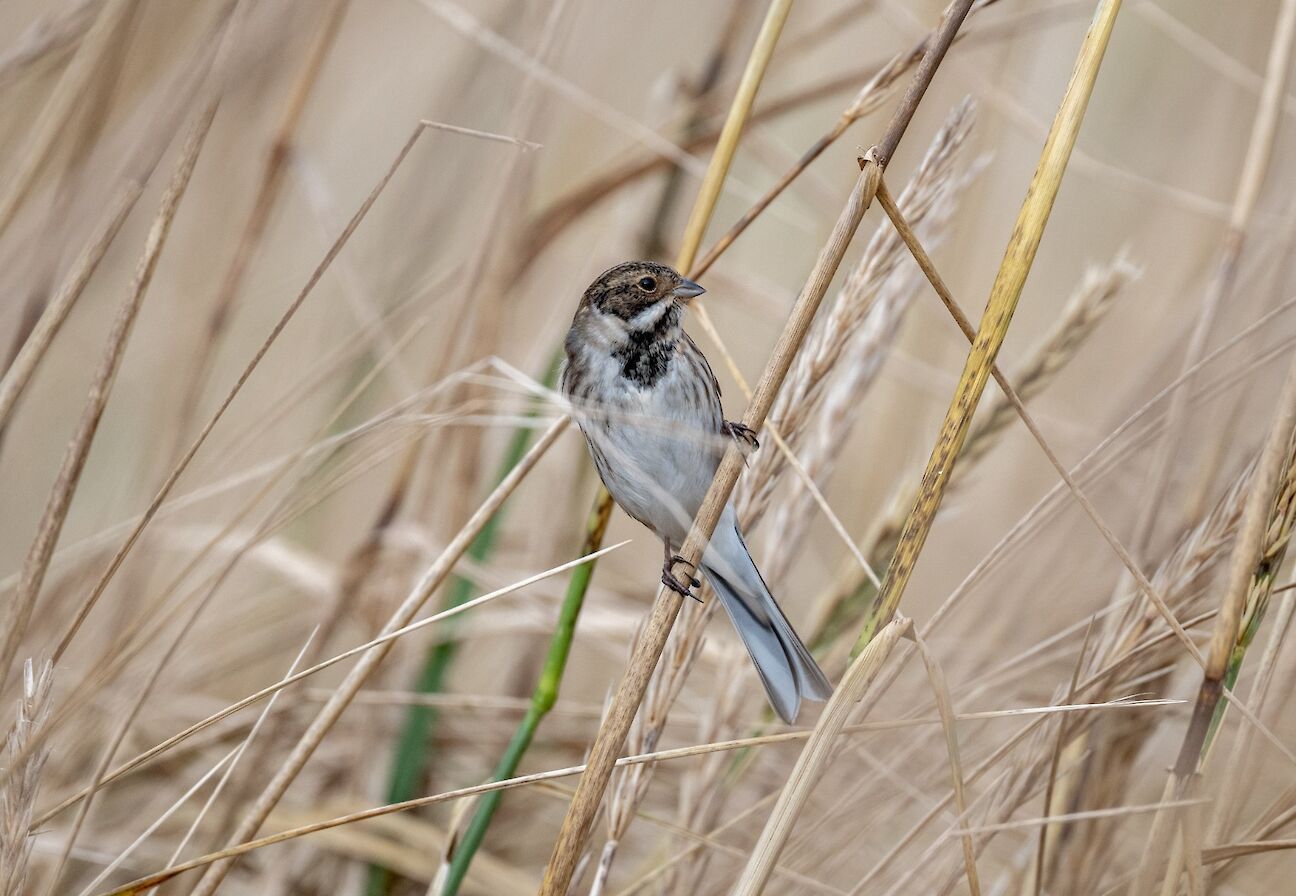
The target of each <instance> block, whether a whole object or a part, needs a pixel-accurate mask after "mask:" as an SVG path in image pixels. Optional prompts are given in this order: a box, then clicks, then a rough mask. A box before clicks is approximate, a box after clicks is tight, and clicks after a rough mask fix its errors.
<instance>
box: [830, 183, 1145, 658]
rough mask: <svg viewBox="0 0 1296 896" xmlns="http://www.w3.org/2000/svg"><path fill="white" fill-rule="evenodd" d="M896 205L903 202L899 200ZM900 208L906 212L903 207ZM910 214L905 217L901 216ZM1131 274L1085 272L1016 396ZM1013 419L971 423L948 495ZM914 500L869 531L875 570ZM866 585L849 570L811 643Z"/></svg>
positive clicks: (1078, 341)
mask: <svg viewBox="0 0 1296 896" xmlns="http://www.w3.org/2000/svg"><path fill="white" fill-rule="evenodd" d="M900 202H903V196H902V198H901V200H900ZM902 207H904V208H906V209H907V208H908V206H907V205H904V206H902ZM909 215H910V213H909V212H906V217H909ZM1135 271H1136V269H1135V268H1134V267H1133V266H1132V265H1130V264H1129V263H1128V262H1125V261H1124V260H1123V259H1122V258H1121V257H1117V258H1116V259H1115V260H1113V261H1112V262H1111V263H1109V264H1108V265H1105V266H1103V267H1101V268H1094V269H1090V270H1089V271H1088V272H1086V274H1085V277H1084V279H1083V280H1082V281H1081V283H1080V284H1079V285H1078V286H1077V287H1076V289H1075V291H1074V292H1072V293H1071V295H1070V297H1069V298H1068V299H1067V302H1066V305H1065V306H1064V311H1063V313H1062V316H1061V318H1060V319H1059V321H1058V324H1057V326H1055V327H1053V328H1052V329H1050V331H1049V332H1048V333H1047V334H1046V335H1045V337H1044V338H1043V339H1042V340H1041V341H1040V342H1038V343H1037V344H1036V345H1035V347H1034V348H1033V349H1032V350H1031V353H1030V355H1029V356H1028V357H1027V359H1026V361H1025V362H1024V363H1023V364H1022V366H1021V368H1020V369H1019V371H1018V372H1015V373H1014V374H1013V377H1012V382H1014V383H1016V391H1017V395H1018V397H1019V398H1020V399H1021V401H1023V402H1025V401H1029V400H1030V399H1031V398H1032V397H1034V396H1036V395H1038V394H1039V393H1041V392H1042V391H1044V389H1045V388H1046V387H1047V386H1048V385H1049V384H1050V383H1051V382H1052V381H1053V379H1054V377H1056V375H1057V374H1058V373H1059V372H1060V371H1061V370H1062V369H1063V368H1064V367H1065V366H1066V365H1067V364H1069V363H1070V362H1071V360H1072V359H1073V358H1074V357H1075V355H1076V353H1077V352H1078V351H1079V348H1080V346H1081V345H1082V344H1083V343H1084V341H1085V339H1086V338H1087V337H1088V336H1089V335H1090V334H1091V333H1092V332H1093V329H1094V328H1095V327H1096V326H1097V324H1098V322H1099V321H1100V320H1101V319H1102V317H1103V316H1104V315H1105V314H1106V312H1107V311H1108V310H1110V308H1111V306H1112V304H1113V303H1114V301H1115V299H1116V297H1117V296H1118V295H1119V294H1120V292H1121V291H1122V290H1123V289H1124V288H1125V287H1126V286H1128V284H1129V283H1130V281H1131V280H1132V279H1133V277H1134V276H1135ZM1016 417H1017V411H1016V410H1015V409H1014V408H1013V406H1012V402H1011V401H1010V400H1009V399H1008V398H1007V397H1006V396H1005V395H1003V394H1001V395H1000V396H999V397H998V398H996V399H995V402H994V403H993V404H992V405H991V406H990V407H989V408H988V409H987V410H986V412H985V414H984V416H983V417H982V418H981V419H979V420H977V421H976V422H974V424H973V425H972V428H971V429H970V430H969V431H968V437H967V442H966V443H965V444H964V446H963V452H962V454H961V455H960V457H959V464H958V466H957V467H956V468H955V470H954V473H953V475H952V476H951V477H950V482H949V485H948V487H947V491H948V492H950V493H953V492H955V491H956V490H958V489H959V488H960V487H963V486H965V485H966V484H967V483H968V482H969V481H970V478H971V474H972V473H973V471H974V470H975V469H976V467H977V465H978V464H979V463H980V462H981V461H982V460H984V459H985V458H986V457H987V456H988V455H989V454H990V451H991V449H992V448H994V446H995V445H997V444H998V443H999V439H1000V437H1001V436H1003V434H1004V433H1005V432H1006V431H1007V426H1008V424H1009V423H1011V421H1012V420H1014V419H1016ZM916 497H917V492H916V489H911V490H908V491H905V492H898V493H897V494H896V496H895V497H894V498H893V499H892V500H891V501H890V502H889V504H888V507H887V510H886V513H885V515H884V516H883V518H882V519H881V520H880V521H879V522H878V523H876V524H875V525H874V526H873V527H872V528H871V529H870V531H869V533H868V537H867V539H866V542H865V547H864V552H865V555H866V556H867V557H868V558H869V560H870V562H871V563H873V564H874V565H877V566H883V565H885V564H886V563H887V561H888V560H889V559H890V557H891V555H892V554H893V553H894V552H895V548H896V544H897V542H898V541H899V538H900V532H901V530H902V528H903V527H904V521H905V516H906V514H907V513H908V509H909V508H910V507H912V506H913V502H914V500H915V499H916ZM868 584H869V583H868V581H867V580H866V578H865V576H864V575H863V574H862V573H861V572H860V571H859V570H857V569H855V568H854V567H850V568H849V569H848V570H847V572H846V573H845V574H844V578H843V581H842V583H841V584H840V585H838V586H836V587H834V588H833V590H832V597H831V598H830V599H829V600H828V601H827V602H826V603H825V604H824V605H823V606H822V607H821V608H820V609H819V611H818V616H819V618H820V619H822V620H823V621H822V622H820V623H818V624H817V625H816V627H815V629H814V631H815V635H814V638H815V640H816V641H820V642H822V641H825V640H828V639H831V638H833V637H834V636H835V635H837V634H838V633H840V632H841V631H842V629H843V628H844V626H845V624H846V623H847V617H848V616H849V615H850V611H851V608H852V606H853V604H854V601H853V600H852V597H853V596H855V595H859V594H861V593H862V592H864V591H865V590H866V589H867V588H868Z"/></svg>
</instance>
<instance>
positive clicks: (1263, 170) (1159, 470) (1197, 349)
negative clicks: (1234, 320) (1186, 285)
mask: <svg viewBox="0 0 1296 896" xmlns="http://www.w3.org/2000/svg"><path fill="white" fill-rule="evenodd" d="M1294 42H1296V2H1293V0H1283V4H1282V6H1281V8H1280V9H1279V12H1278V19H1277V22H1276V23H1275V25H1274V29H1273V43H1272V44H1271V45H1270V48H1269V58H1268V62H1267V64H1266V70H1265V83H1264V90H1263V92H1262V93H1261V96H1260V104H1259V106H1258V108H1257V109H1256V114H1255V118H1254V119H1252V121H1251V136H1250V140H1249V142H1248V143H1247V151H1246V157H1245V159H1244V160H1243V163H1242V168H1241V171H1240V172H1239V175H1238V184H1237V190H1236V192H1235V193H1234V195H1233V206H1232V209H1231V210H1230V213H1229V221H1228V228H1227V229H1226V230H1225V232H1224V238H1223V240H1222V250H1221V253H1220V258H1219V261H1218V262H1217V263H1216V267H1215V271H1214V274H1213V275H1212V277H1211V280H1210V284H1209V286H1208V287H1207V290H1206V295H1205V296H1204V297H1203V298H1202V306H1201V310H1200V311H1199V312H1198V314H1197V320H1196V321H1195V323H1194V324H1193V330H1192V335H1191V336H1190V337H1189V340H1188V346H1187V348H1186V349H1185V351H1184V360H1183V368H1184V370H1187V369H1188V368H1189V367H1191V366H1192V365H1193V364H1195V363H1196V362H1197V360H1198V359H1199V358H1200V357H1201V356H1202V354H1203V353H1204V352H1205V351H1206V347H1207V344H1208V343H1209V340H1210V336H1211V332H1212V331H1213V330H1214V326H1215V318H1216V316H1217V315H1218V313H1219V309H1220V306H1221V305H1223V304H1225V303H1226V302H1227V301H1228V298H1229V295H1230V294H1231V293H1232V291H1233V285H1234V282H1235V281H1236V279H1237V272H1238V264H1239V262H1240V260H1241V258H1242V249H1243V247H1244V246H1245V244H1246V237H1247V230H1248V229H1249V228H1250V225H1251V218H1252V215H1253V214H1254V212H1255V206H1256V201H1257V200H1258V199H1259V197H1260V189H1261V187H1262V186H1263V185H1264V181H1265V176H1266V175H1267V173H1268V171H1269V158H1270V155H1271V154H1272V152H1273V147H1274V141H1275V139H1276V137H1277V134H1278V119H1279V114H1280V113H1281V106H1282V100H1283V97H1284V94H1285V92H1286V86H1287V79H1288V77H1289V70H1290V68H1291V56H1292V47H1293V43H1294ZM1187 394H1188V393H1187V391H1181V392H1177V393H1175V397H1174V398H1173V399H1172V401H1171V407H1170V425H1169V426H1168V427H1167V428H1166V431H1165V435H1163V436H1162V438H1161V441H1160V443H1159V444H1158V446H1157V454H1156V458H1155V460H1154V462H1153V466H1152V470H1151V473H1150V475H1149V478H1148V487H1147V493H1146V495H1145V496H1144V500H1143V503H1142V510H1141V511H1140V515H1139V520H1138V523H1137V525H1136V528H1135V530H1134V539H1135V540H1134V543H1133V548H1134V552H1135V556H1138V555H1140V554H1142V553H1143V551H1145V550H1146V549H1147V545H1148V543H1149V541H1150V540H1151V538H1152V528H1153V526H1154V525H1155V523H1156V518H1157V514H1158V513H1159V512H1160V509H1161V504H1162V502H1163V501H1164V499H1165V494H1166V489H1167V488H1168V487H1169V483H1170V473H1171V460H1172V457H1173V454H1174V451H1175V449H1176V448H1177V447H1178V445H1179V444H1180V441H1181V439H1182V435H1183V425H1184V422H1185V420H1186V416H1187V410H1188V406H1187V403H1186V402H1187Z"/></svg>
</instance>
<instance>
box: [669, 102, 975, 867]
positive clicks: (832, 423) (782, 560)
mask: <svg viewBox="0 0 1296 896" xmlns="http://www.w3.org/2000/svg"><path fill="white" fill-rule="evenodd" d="M974 111H975V107H974V104H972V103H971V101H970V100H965V101H964V102H963V103H962V104H960V105H959V106H956V107H955V109H954V110H953V111H952V112H951V113H950V115H949V117H948V118H947V119H946V121H945V123H944V125H943V126H942V127H941V129H940V130H939V131H938V132H937V134H936V136H935V137H934V138H933V140H932V142H931V144H930V145H929V147H928V150H927V153H926V155H925V156H924V158H923V160H922V162H921V163H920V164H919V166H918V168H917V170H916V171H915V173H914V175H913V177H912V179H911V180H910V182H909V185H908V186H907V187H906V194H907V195H910V196H911V197H912V198H913V200H914V203H915V206H916V207H917V208H918V209H919V211H920V212H921V213H922V217H923V219H924V220H925V221H926V223H927V224H928V227H929V229H933V228H934V229H939V228H941V227H943V226H944V224H945V223H946V222H947V221H948V219H949V217H950V216H951V215H952V212H953V206H954V203H955V200H956V197H957V194H958V192H959V191H960V190H961V188H962V187H963V186H964V185H965V184H966V183H967V181H968V180H969V179H970V178H971V177H972V176H973V174H974V173H973V172H967V173H964V174H962V175H960V176H956V172H957V168H956V162H957V160H958V158H959V155H960V153H959V150H960V149H961V147H962V146H963V144H964V142H965V141H966V139H967V137H968V135H969V133H970V131H971V126H972V123H973V119H974V117H975V116H974ZM903 253H904V246H903V244H902V243H901V241H900V240H899V238H898V237H897V236H896V234H895V230H894V229H893V228H891V227H890V226H889V225H887V224H885V223H884V224H882V225H881V227H880V228H879V229H878V230H877V232H876V233H875V235H874V237H873V239H872V240H871V241H870V242H869V245H868V246H867V247H866V248H865V250H864V253H863V254H862V256H861V258H860V261H859V262H858V264H857V265H856V267H855V268H854V270H853V271H852V274H851V275H850V277H849V278H848V279H847V282H846V285H845V286H844V287H843V289H842V291H841V293H840V294H839V295H838V297H837V299H836V301H835V303H834V304H833V306H832V308H831V309H830V310H829V311H828V312H827V313H826V314H825V315H823V316H821V317H820V318H818V319H817V320H816V322H815V324H814V325H813V326H812V328H811V331H810V335H809V336H808V337H807V343H808V345H807V347H806V349H805V351H804V352H803V353H802V354H801V355H800V356H798V359H797V363H796V364H795V365H794V367H793V370H792V371H791V372H790V373H789V376H788V382H787V383H786V384H785V385H784V388H783V391H782V392H781V393H780V397H779V400H778V401H777V402H776V405H775V411H772V412H771V413H772V414H774V413H778V412H779V409H780V408H782V409H783V412H785V413H788V414H789V415H791V416H792V417H794V418H795V420H796V421H799V422H801V423H803V424H804V423H806V422H809V423H810V425H811V426H812V427H813V429H814V431H813V433H812V434H811V435H812V436H813V438H811V439H810V440H809V441H808V444H807V445H806V446H805V448H804V450H803V453H802V458H803V460H804V462H805V467H806V469H805V470H804V471H799V472H803V473H804V475H808V476H810V477H812V478H813V479H814V480H818V481H820V482H822V481H823V479H824V478H826V475H827V470H828V469H829V468H827V467H826V464H827V463H828V462H830V461H831V459H833V458H834V457H835V450H836V448H838V447H839V446H840V445H841V444H843V442H844V441H845V439H846V437H847V435H848V432H849V428H850V424H851V423H853V421H854V415H853V414H851V413H849V412H847V413H841V414H832V413H829V412H827V411H825V412H824V417H820V418H816V416H815V415H816V414H817V413H818V412H819V411H820V407H819V405H824V406H828V405H830V404H831V403H832V401H833V399H834V396H836V397H838V398H839V399H840V400H845V401H846V402H847V403H848V404H851V405H854V404H855V403H856V402H858V401H859V400H860V396H862V394H863V393H864V391H865V390H866V389H867V387H868V383H869V382H871V380H872V378H873V376H874V375H875V374H876V372H877V371H878V370H879V369H880V366H881V359H882V357H883V356H884V355H885V352H886V348H887V346H888V345H889V343H890V340H891V338H892V337H893V336H894V332H895V329H896V327H897V326H898V323H899V320H900V318H901V316H902V315H903V313H904V310H905V308H907V306H908V304H909V301H910V299H911V298H912V296H913V294H914V287H915V285H916V284H915V283H914V282H913V278H912V277H899V276H897V273H896V269H897V267H898V266H899V263H900V261H901V256H902V255H903ZM810 357H813V358H816V359H819V360H818V361H811V362H807V361H806V359H807V358H810ZM843 383H846V384H847V385H846V386H845V387H843V386H842V384H843ZM825 384H827V385H826V386H825ZM825 418H826V420H825ZM817 419H818V421H819V422H818V423H817V424H816V420H817ZM784 423H785V421H783V420H780V426H782V425H783V424H784ZM769 431H771V432H772V431H773V427H772V426H771V427H770V430H769ZM798 434H799V433H793V434H790V435H789V436H788V438H789V439H795V438H796V435H798ZM788 459H789V455H788V454H785V453H780V452H775V451H771V450H766V451H763V452H758V453H757V454H756V455H755V457H754V459H753V460H752V462H751V465H750V466H749V467H748V469H747V472H746V474H745V475H744V477H743V479H742V480H741V481H740V483H739V485H738V487H737V488H736V489H735V493H736V495H737V498H736V506H737V507H738V512H739V515H740V518H741V519H742V520H744V522H745V525H746V527H747V529H748V531H750V530H751V527H752V526H753V525H755V524H756V523H758V522H763V515H764V513H765V511H766V508H767V506H768V500H769V496H770V495H771V493H772V492H773V490H774V483H775V482H776V481H778V478H779V477H780V475H781V474H783V473H785V472H786V466H785V465H786V463H787V461H788ZM814 503H815V500H814V497H813V496H812V495H810V494H809V493H808V491H797V492H795V493H794V494H793V495H792V496H789V497H787V498H785V499H783V500H781V501H780V502H779V503H777V504H776V506H775V510H774V513H775V516H774V521H773V523H771V524H766V525H765V526H764V527H763V532H764V535H765V536H766V537H765V538H764V539H763V548H762V549H761V550H758V552H757V556H759V557H761V558H763V561H762V562H763V566H764V575H766V577H767V578H769V579H770V580H771V581H773V580H777V579H779V578H781V577H782V575H783V574H784V573H785V572H786V568H787V565H788V564H789V563H790V561H791V560H792V558H794V557H795V556H796V548H797V545H798V543H799V542H800V539H801V537H802V535H803V534H804V531H805V527H806V526H807V525H808V523H809V521H810V514H811V512H812V511H813V509H814ZM714 610H715V606H714V602H713V601H710V600H706V599H705V597H704V602H703V604H702V605H701V606H692V605H690V606H687V607H685V608H684V610H683V611H682V616H683V620H682V621H681V622H680V624H678V625H677V626H676V629H675V631H674V632H673V633H672V636H671V641H670V642H669V644H670V645H671V646H669V647H668V654H669V655H674V654H670V653H669V652H670V651H679V652H680V654H681V655H682V656H683V657H685V658H687V659H688V662H689V665H685V666H680V665H678V664H677V663H674V662H667V663H664V664H662V665H661V666H659V667H658V669H657V671H656V673H655V674H654V681H656V679H657V678H669V679H671V680H674V679H676V678H679V679H682V678H684V677H685V676H687V675H688V673H689V669H690V666H691V664H692V660H693V658H694V657H695V656H696V655H697V652H696V651H691V652H690V651H688V650H687V649H681V647H680V646H677V644H678V645H684V644H689V643H692V642H694V641H696V642H698V643H700V641H701V639H702V637H703V635H704V632H705V627H706V624H707V621H708V620H709V619H710V616H711V614H712V613H713V612H714ZM745 664H746V658H745V657H742V656H737V657H735V661H734V662H732V663H729V664H727V668H728V674H731V675H732V674H735V673H737V672H739V671H740V670H741V669H742V668H744V667H745ZM670 693H672V691H671V690H670V689H669V688H656V689H651V690H650V692H649V696H648V698H646V700H645V703H646V705H651V703H652V698H653V697H654V696H660V695H663V694H670ZM740 696H741V692H740V691H733V692H732V693H729V699H728V700H723V701H718V703H717V711H720V712H722V714H728V715H735V714H736V712H737V710H738V709H739V706H740V703H739V697H740ZM666 709H667V708H665V707H658V706H653V707H652V709H651V710H650V713H651V714H652V715H654V716H656V717H659V718H662V719H663V720H664V718H665V716H666ZM737 721H738V720H737V718H736V717H735V718H734V720H733V722H732V723H731V725H730V726H729V727H728V728H727V729H723V730H724V731H725V732H726V733H732V731H733V730H734V727H733V725H734V724H737ZM713 733H718V732H713ZM725 768H726V766H724V765H722V764H721V763H719V762H712V763H709V764H708V765H707V766H705V767H702V768H699V769H698V770H697V774H691V775H689V776H688V777H687V778H686V782H687V784H688V786H689V787H690V788H691V789H692V790H693V791H695V793H696V794H697V796H696V798H695V805H694V806H693V807H692V808H687V807H685V806H684V805H681V811H683V812H684V813H685V814H686V815H687V816H689V817H691V818H692V820H693V821H694V822H695V823H696V824H697V825H702V826H705V827H710V826H711V825H712V824H713V822H714V813H716V812H718V811H719V809H720V807H721V806H722V805H723V801H722V799H721V794H720V792H719V789H720V787H721V786H722V785H723V783H724V781H723V777H722V775H723V772H724V770H725ZM702 806H705V807H706V812H705V814H698V813H699V811H700V810H701V807H702ZM693 870H694V871H695V872H696V873H700V872H701V871H702V870H704V869H703V868H696V869H693Z"/></svg>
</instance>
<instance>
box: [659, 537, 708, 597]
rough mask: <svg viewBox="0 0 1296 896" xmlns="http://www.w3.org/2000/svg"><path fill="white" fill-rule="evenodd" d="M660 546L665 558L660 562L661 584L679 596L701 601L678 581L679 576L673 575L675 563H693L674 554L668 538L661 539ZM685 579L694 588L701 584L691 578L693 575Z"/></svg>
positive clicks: (687, 586)
mask: <svg viewBox="0 0 1296 896" xmlns="http://www.w3.org/2000/svg"><path fill="white" fill-rule="evenodd" d="M662 547H663V548H664V549H665V550H664V556H665V558H666V559H665V561H664V562H663V563H662V584H663V585H665V586H666V587H667V588H669V589H670V590H671V591H674V592H675V593H676V594H678V595H680V596H681V597H691V598H693V599H694V600H695V601H697V602H698V603H701V602H702V598H700V597H698V596H697V595H696V594H694V593H693V592H692V591H690V590H689V585H687V584H685V583H684V582H682V581H680V579H679V577H678V576H676V575H675V564H676V563H683V564H685V565H687V566H692V565H693V564H691V563H689V562H688V561H687V560H685V559H684V558H683V557H681V556H680V555H679V554H676V553H675V552H674V551H672V550H671V543H670V539H668V538H664V539H662ZM686 581H687V582H689V583H690V584H691V585H692V586H693V587H694V588H697V587H698V586H700V585H701V584H702V583H701V582H700V581H698V580H697V579H695V578H693V576H689V577H688V579H687V580H686Z"/></svg>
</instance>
